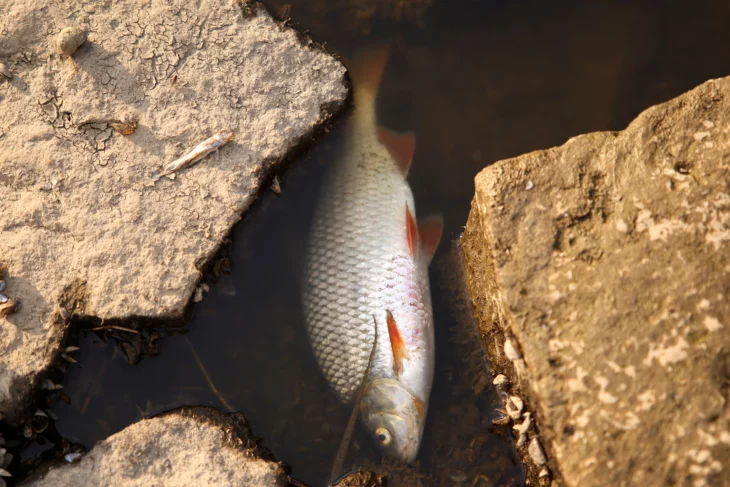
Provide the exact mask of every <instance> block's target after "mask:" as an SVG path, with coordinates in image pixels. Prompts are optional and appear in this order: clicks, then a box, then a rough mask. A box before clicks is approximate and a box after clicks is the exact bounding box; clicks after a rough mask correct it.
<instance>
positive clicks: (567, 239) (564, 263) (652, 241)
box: [463, 78, 730, 486]
mask: <svg viewBox="0 0 730 487" xmlns="http://www.w3.org/2000/svg"><path fill="white" fill-rule="evenodd" d="M729 161H730V78H724V79H719V80H712V81H708V82H707V83H705V84H703V85H701V86H699V87H698V88H696V89H694V90H692V91H690V92H688V93H686V94H684V95H682V96H680V97H678V98H676V99H674V100H672V101H669V102H667V103H664V104H662V105H658V106H655V107H653V108H650V109H649V110H646V111H645V112H644V113H642V114H641V115H640V116H639V117H638V118H637V119H636V120H634V121H633V122H632V123H631V124H630V125H629V126H628V128H626V129H625V130H623V131H621V132H616V133H609V132H601V133H592V134H588V135H583V136H579V137H575V138H573V139H570V140H569V141H568V142H567V143H566V144H565V145H563V146H561V147H558V148H554V149H549V150H544V151H537V152H533V153H530V154H526V155H524V156H520V157H517V158H514V159H509V160H504V161H500V162H498V163H496V164H494V165H493V166H490V167H488V168H486V169H485V170H484V171H482V172H481V173H480V174H479V175H478V176H477V178H476V195H475V198H474V202H473V206H472V211H471V215H470V218H469V222H468V224H467V228H466V232H465V234H464V238H463V244H464V250H465V254H466V257H467V262H468V269H469V276H470V287H471V292H472V296H473V302H474V305H475V308H476V310H477V314H478V319H479V320H480V324H481V327H482V333H483V336H484V338H485V342H486V344H487V347H488V350H489V353H490V361H491V365H492V367H493V369H494V372H495V374H503V375H504V377H505V380H506V383H507V384H510V389H509V393H510V394H514V395H516V396H519V397H521V398H522V400H523V402H524V404H525V408H524V411H525V412H524V413H522V414H520V415H519V419H516V420H515V421H514V422H515V424H514V427H515V428H516V431H517V432H519V430H520V429H522V428H523V427H524V431H525V433H526V434H525V441H524V442H522V443H520V442H519V441H518V450H519V451H520V453H521V454H522V455H523V457H524V458H525V464H526V466H527V469H528V481H530V482H543V483H547V482H548V481H549V480H550V478H554V479H556V480H557V481H558V483H560V484H565V485H570V486H578V485H580V486H591V485H596V486H597V485H607V484H610V485H646V486H654V485H656V486H660V485H690V484H691V485H696V486H701V485H726V484H727V483H728V482H729V481H730V471H728V465H730V413H729V411H730V410H729V409H728V401H729V400H730V397H729V396H728V383H729V381H730V368H729V367H728V358H727V357H728V349H729V348H730V334H728V332H727V327H728V326H730V307H729V306H728V301H727V296H728V295H729V294H730V277H729V276H730V196H728V195H729V194H730V172H729V171H728V167H730V166H729V164H728V162H729ZM527 413H529V414H530V415H531V418H530V421H529V423H528V422H527V418H526V415H527ZM525 423H527V424H528V426H527V427H525V426H524V425H525ZM538 428H539V429H538ZM536 442H538V443H536ZM543 453H546V454H547V459H546V458H544V455H543ZM546 462H547V463H546ZM543 469H545V470H543ZM540 472H543V474H544V475H543V477H542V478H539V475H540Z"/></svg>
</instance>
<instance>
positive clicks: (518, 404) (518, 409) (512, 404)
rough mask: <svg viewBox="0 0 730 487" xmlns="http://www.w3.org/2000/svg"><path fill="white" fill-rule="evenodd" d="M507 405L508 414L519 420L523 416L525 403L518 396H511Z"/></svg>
mask: <svg viewBox="0 0 730 487" xmlns="http://www.w3.org/2000/svg"><path fill="white" fill-rule="evenodd" d="M505 406H506V409H507V415H508V416H509V417H510V418H512V419H513V420H518V419H520V416H522V408H524V406H525V404H524V403H523V402H522V399H520V398H519V397H518V396H510V397H509V399H507V403H506V404H505Z"/></svg>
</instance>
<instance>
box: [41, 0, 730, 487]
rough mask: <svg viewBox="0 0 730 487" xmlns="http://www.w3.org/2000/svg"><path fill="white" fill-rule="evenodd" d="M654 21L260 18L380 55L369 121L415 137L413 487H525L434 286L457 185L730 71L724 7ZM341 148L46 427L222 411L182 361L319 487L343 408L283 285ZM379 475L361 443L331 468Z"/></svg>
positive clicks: (607, 17) (298, 173)
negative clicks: (343, 463) (427, 375)
mask: <svg viewBox="0 0 730 487" xmlns="http://www.w3.org/2000/svg"><path fill="white" fill-rule="evenodd" d="M368 3H369V2H365V1H363V2H362V4H363V5H366V4H368ZM374 3H378V2H374ZM380 3H384V2H380ZM412 3H413V2H412ZM422 3H423V5H422V6H424V8H425V6H427V4H428V2H426V1H424V2H422ZM658 3H659V2H651V1H648V0H646V1H640V0H637V1H633V2H590V3H589V4H586V3H585V2H560V3H556V2H542V1H539V0H533V1H527V2H504V1H492V0H448V1H447V0H441V1H435V2H434V4H433V5H431V6H430V7H428V8H427V9H425V10H424V11H423V13H422V14H414V15H411V16H410V18H408V17H409V16H408V15H406V13H402V20H401V21H396V20H394V19H393V18H392V12H390V13H389V15H391V18H389V19H385V18H382V17H373V18H369V16H368V15H369V14H368V10H367V9H365V8H362V9H360V10H358V11H359V12H360V17H359V20H357V22H355V21H353V18H352V15H353V14H352V12H353V11H354V10H353V9H352V8H345V7H342V8H339V7H341V6H343V5H344V6H351V5H357V2H355V0H349V1H347V2H329V3H328V2H326V1H325V0H296V1H290V2H283V1H272V2H270V3H269V7H270V8H271V10H272V11H274V12H278V11H280V10H281V9H284V10H283V11H284V12H286V11H288V12H289V15H290V16H291V17H292V18H294V19H296V24H295V25H296V26H298V27H299V28H301V29H308V30H310V31H311V34H312V35H313V36H314V37H315V39H317V40H320V41H324V40H327V48H328V49H329V50H330V51H332V52H335V53H337V54H340V55H342V56H343V57H344V58H345V60H346V59H347V58H348V57H349V56H350V55H351V54H352V53H353V52H354V51H355V49H356V48H357V47H358V46H361V45H363V44H367V43H370V42H375V41H379V40H382V39H390V40H391V41H392V45H393V49H392V57H391V60H390V63H389V65H388V68H387V71H386V74H385V77H384V80H383V86H382V90H381V94H380V98H379V101H378V110H379V117H380V120H381V122H382V124H383V125H384V126H387V127H389V128H392V129H396V130H414V131H415V132H416V134H417V138H418V145H417V150H416V154H415V157H414V162H413V166H412V169H411V172H410V176H409V181H410V183H411V186H412V188H413V192H414V194H415V198H416V203H417V207H418V214H419V215H421V216H423V215H427V214H429V213H432V212H441V213H442V214H443V215H444V218H445V222H446V229H445V239H444V242H443V243H442V245H441V247H440V250H439V253H438V254H437V256H436V258H435V260H434V264H433V266H432V272H431V282H432V291H433V294H434V311H435V321H436V329H437V365H436V377H435V383H434V389H433V394H432V399H431V408H430V410H429V418H428V423H427V425H426V432H425V436H424V443H423V446H422V449H421V454H420V455H419V460H420V465H421V470H419V471H418V472H420V473H421V474H422V475H421V476H420V477H419V480H420V481H423V482H424V484H426V485H460V484H463V485H488V484H487V482H488V481H489V482H491V483H493V484H494V485H508V484H516V485H519V484H521V483H522V482H523V479H522V475H523V472H522V469H521V467H520V466H519V464H518V462H517V460H516V457H515V455H514V450H513V446H512V445H511V443H510V442H509V441H506V440H505V439H503V438H502V436H500V435H499V434H498V432H497V431H494V430H493V428H492V427H491V420H492V419H493V409H494V408H495V407H497V404H498V401H497V398H496V397H495V393H494V392H493V391H492V390H491V389H490V388H491V385H489V386H488V387H485V386H486V385H487V384H491V381H490V380H487V379H486V378H485V377H483V376H482V373H483V372H486V370H487V364H486V361H485V359H484V357H483V355H482V353H481V352H480V350H479V349H478V348H475V347H474V344H475V343H478V341H477V339H476V337H475V335H474V329H473V326H474V325H473V323H471V322H470V318H469V313H468V306H467V305H466V304H465V303H464V301H463V294H462V292H461V290H460V289H459V286H460V283H459V279H458V276H455V275H454V273H453V272H452V271H451V270H450V269H452V268H453V265H454V260H453V258H452V257H450V255H449V245H448V241H449V240H454V239H456V238H458V236H459V234H460V232H461V230H462V225H464V224H465V222H466V218H467V214H468V211H469V205H470V201H471V198H472V195H473V182H472V180H473V177H474V175H475V174H476V173H477V172H478V171H479V170H480V169H482V168H483V167H484V166H486V165H488V164H490V163H492V162H494V161H497V160H500V159H504V158H506V157H511V156H517V155H519V154H522V153H525V152H528V151H531V150H535V149H539V148H546V147H550V146H554V145H559V144H562V143H563V142H564V141H565V140H567V139H568V138H570V137H572V136H574V135H577V134H581V133H585V132H590V131H595V130H619V129H621V128H623V127H624V126H625V125H626V124H627V123H628V122H629V121H630V120H631V119H633V118H634V117H635V116H636V115H637V114H638V113H639V112H640V111H641V110H643V109H645V108H647V107H649V106H651V105H653V104H655V103H658V102H661V101H664V100H667V99H669V98H671V97H673V96H676V95H678V94H680V93H682V92H684V91H686V90H688V89H690V88H692V87H694V86H695V85H697V84H699V83H701V82H703V81H705V80H707V79H709V78H713V77H720V76H723V75H727V74H728V72H730V49H728V46H730V29H727V25H730V7H728V4H727V3H726V2H722V1H705V2H702V1H697V2H692V3H690V2H672V6H668V5H665V6H661V7H660V6H656V5H655V4H658ZM667 3H668V2H667ZM286 5H289V7H288V8H286ZM356 10H357V9H356ZM365 32H367V33H365ZM340 141H341V134H340V125H336V126H335V127H334V129H333V130H332V132H331V133H330V134H328V135H327V136H326V137H324V138H323V139H322V140H320V141H319V143H318V144H317V145H316V146H315V147H314V148H313V150H312V151H310V152H309V153H308V154H307V155H306V156H305V157H303V159H302V160H301V161H298V162H297V163H296V164H294V165H293V166H292V167H291V169H290V170H289V171H288V172H287V173H286V174H285V175H284V178H283V182H282V189H283V193H282V195H281V196H280V197H277V196H275V195H274V194H273V193H270V192H268V193H266V194H265V195H264V196H263V198H261V199H260V201H259V202H257V204H256V205H255V206H254V208H253V209H252V210H251V211H250V212H249V213H248V214H247V217H246V218H245V219H244V221H243V222H242V223H241V224H239V225H238V226H237V228H236V229H235V231H234V233H233V243H232V244H231V245H230V247H229V248H228V250H227V255H228V257H229V258H230V260H231V262H232V264H233V271H232V272H231V273H230V274H222V275H221V277H220V278H219V279H218V280H217V281H216V280H214V279H210V281H209V284H210V286H211V292H210V294H208V295H206V296H205V299H204V300H203V302H202V303H200V304H198V305H197V306H196V307H195V309H194V312H193V317H192V322H191V323H190V331H189V332H188V333H187V334H186V335H184V336H172V337H167V338H165V339H164V340H163V341H162V344H161V347H160V354H159V356H157V357H146V358H144V359H143V360H142V361H141V362H140V363H139V364H137V365H136V366H131V365H129V363H127V361H126V360H125V359H124V357H123V356H122V355H121V354H119V353H118V352H115V347H114V344H113V343H109V344H105V343H103V342H102V341H101V340H100V339H99V338H98V337H97V336H96V335H95V334H94V333H92V332H83V333H82V334H81V338H80V344H79V345H80V346H81V351H80V352H79V353H78V356H77V358H78V359H79V363H78V364H77V365H75V366H72V367H71V368H70V370H69V372H68V374H67V377H66V379H65V382H64V384H65V390H66V391H67V392H68V394H69V396H70V399H71V401H70V404H68V405H67V404H65V403H63V402H61V403H59V404H58V405H57V406H56V407H55V408H54V411H55V413H56V414H57V415H58V416H59V418H60V419H59V421H58V422H57V427H58V430H59V432H60V433H61V434H62V435H64V436H65V437H67V438H69V439H70V440H72V441H75V442H80V443H82V444H84V445H86V446H88V447H91V446H92V445H93V444H94V443H95V442H96V441H98V440H100V439H103V438H105V437H107V436H109V435H110V434H112V433H114V432H116V431H119V430H120V429H122V428H124V427H125V426H127V425H128V424H130V423H132V422H134V421H136V420H138V419H139V418H140V417H144V416H147V415H150V414H154V413H157V412H160V411H163V410H166V409H170V408H173V407H177V406H181V405H192V404H209V405H214V406H217V407H219V408H222V409H225V406H224V404H222V403H221V401H220V399H219V398H218V397H217V396H216V395H215V394H214V393H213V392H212V390H211V388H210V387H209V384H208V382H207V380H206V378H205V376H204V375H203V373H202V372H201V368H200V367H199V365H198V363H197V362H196V359H195V358H194V355H193V352H192V349H191V346H192V347H193V349H194V350H195V352H196V353H197V356H198V357H199V359H200V361H201V362H202V363H203V364H204V366H205V368H206V369H207V372H208V374H209V376H210V378H211V380H212V381H213V382H214V383H215V385H216V386H217V388H218V390H219V391H220V394H221V396H223V397H224V398H225V400H226V401H227V402H228V403H229V404H230V405H231V406H232V407H233V408H235V409H237V410H240V411H242V412H243V413H245V415H246V416H247V418H248V419H249V421H250V422H251V424H252V425H253V427H254V430H255V432H256V434H258V435H260V436H262V437H263V439H264V440H263V441H264V444H265V445H266V446H268V447H269V448H270V449H272V450H273V452H274V453H275V455H276V456H277V458H279V459H281V460H283V461H285V462H287V463H289V464H290V465H292V467H293V472H292V475H293V476H294V477H296V478H298V479H300V480H302V481H304V482H307V483H309V484H311V485H323V483H324V482H325V480H326V478H327V476H328V474H329V469H330V467H331V462H332V459H333V456H334V451H335V449H336V447H337V443H338V442H339V440H340V437H341V434H342V431H343V429H344V425H345V422H346V420H347V415H348V414H349V409H348V408H347V407H343V406H341V405H340V404H338V402H337V400H336V399H335V397H334V395H333V394H332V393H331V392H330V391H329V390H328V388H327V384H326V382H325V381H324V379H323V378H322V376H321V375H320V372H319V370H318V368H317V365H316V362H315V360H314V358H313V356H312V354H311V352H310V350H309V346H308V344H307V341H306V336H305V333H304V323H303V319H302V316H301V310H300V289H299V285H300V279H299V276H300V273H301V271H302V266H303V257H304V249H305V242H306V235H307V231H308V228H309V224H310V220H311V218H312V210H313V205H314V198H315V195H316V192H317V190H318V187H319V184H320V181H321V179H322V176H323V174H324V171H325V170H326V168H327V166H328V164H330V163H332V162H333V160H335V158H336V154H337V151H338V145H339V143H340ZM120 292H122V290H120ZM469 343H471V345H469ZM378 462H379V459H378V457H377V455H376V454H375V452H374V450H373V448H372V447H371V445H370V443H369V440H368V438H366V437H365V435H364V434H363V433H362V431H359V432H358V436H357V437H356V439H355V442H354V445H353V448H352V451H351V455H350V458H349V461H348V465H351V466H352V465H367V466H371V467H372V466H377V465H378ZM409 472H410V473H417V472H416V471H415V470H410V471H409ZM406 474H407V472H406ZM487 479H489V480H487ZM410 485H417V484H415V483H414V484H410Z"/></svg>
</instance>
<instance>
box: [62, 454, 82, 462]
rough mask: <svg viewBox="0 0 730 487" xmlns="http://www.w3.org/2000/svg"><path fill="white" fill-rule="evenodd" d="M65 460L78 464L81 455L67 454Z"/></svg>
mask: <svg viewBox="0 0 730 487" xmlns="http://www.w3.org/2000/svg"><path fill="white" fill-rule="evenodd" d="M63 459H64V460H66V461H67V462H68V463H76V462H78V461H79V460H81V453H66V454H65V455H64V456H63Z"/></svg>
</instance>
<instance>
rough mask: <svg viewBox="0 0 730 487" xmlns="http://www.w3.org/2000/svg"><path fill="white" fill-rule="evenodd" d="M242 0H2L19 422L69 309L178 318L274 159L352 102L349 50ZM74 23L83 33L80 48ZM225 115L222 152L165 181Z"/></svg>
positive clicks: (12, 366)
mask: <svg viewBox="0 0 730 487" xmlns="http://www.w3.org/2000/svg"><path fill="white" fill-rule="evenodd" d="M245 7H246V8H243V6H242V4H241V3H240V2H236V1H234V0H227V1H224V2H214V1H210V0H205V1H202V2H197V3H195V4H191V3H189V2H182V1H172V2H166V1H161V0H159V1H158V0H153V1H151V2H138V1H130V2H122V3H119V2H101V3H100V2H97V1H84V0H78V1H77V0H69V1H63V2H56V1H40V2H13V1H9V0H0V11H2V12H3V16H2V18H1V19H0V62H1V63H2V64H4V65H5V66H6V67H7V69H8V70H9V72H10V73H11V78H10V79H8V78H7V77H2V81H0V104H1V105H2V107H3V110H2V112H0V193H1V194H2V195H3V203H2V212H0V263H2V264H4V265H6V266H7V269H8V272H9V278H8V283H7V284H8V287H7V290H6V291H5V293H6V294H7V295H8V296H9V297H10V298H12V299H13V300H17V301H18V302H19V303H20V304H21V306H20V307H19V308H18V309H17V310H14V311H16V312H15V313H8V315H7V316H6V317H2V318H0V357H1V358H0V412H2V413H3V414H4V415H5V416H6V418H7V419H8V420H9V421H11V422H15V423H17V422H18V421H19V418H20V415H21V414H20V413H21V410H22V404H23V403H24V401H25V400H26V399H27V397H28V394H29V392H30V390H31V389H32V388H33V387H34V385H35V383H36V381H37V376H38V374H39V372H40V371H42V370H44V369H46V368H47V367H48V366H49V364H50V362H51V360H52V357H53V354H54V352H55V351H56V350H57V348H58V346H59V344H60V342H61V340H62V339H63V336H64V334H65V333H66V327H67V324H68V321H69V320H68V318H69V317H71V316H76V317H79V318H91V319H96V320H100V321H105V320H119V319H126V318H129V317H146V318H159V319H162V318H166V319H179V318H180V317H181V316H182V314H183V310H184V309H185V307H186V305H187V303H188V302H189V300H190V297H191V294H192V293H193V291H194V289H195V286H196V284H197V282H198V281H199V279H200V276H201V268H202V267H203V266H204V264H206V263H207V262H208V261H209V259H210V258H211V257H212V256H213V255H214V254H215V252H216V249H218V247H219V246H220V244H221V241H222V240H223V238H224V236H225V235H226V234H227V233H228V232H229V231H230V229H231V227H232V226H233V225H234V224H235V223H236V222H237V221H238V220H240V218H241V215H242V214H243V212H244V211H245V210H246V209H247V208H248V207H249V206H250V205H251V203H252V202H253V200H254V199H255V197H256V194H257V192H258V191H259V190H260V188H261V186H262V185H263V184H267V183H268V181H269V180H270V178H271V176H272V171H273V170H275V169H276V168H278V167H280V166H281V164H282V163H283V161H284V160H286V159H287V158H288V157H290V156H291V155H292V154H293V152H294V151H296V150H298V149H300V148H301V147H303V145H305V144H307V143H308V142H309V141H310V140H311V138H312V137H313V135H314V134H315V132H316V131H317V130H318V129H320V128H321V127H322V125H323V124H325V123H326V122H327V121H328V120H330V119H331V117H332V116H333V115H334V114H335V113H337V112H338V111H339V110H340V109H341V108H342V107H343V106H344V102H345V100H346V97H347V94H348V87H347V85H346V79H345V68H344V67H343V66H342V64H341V63H339V62H338V61H337V60H335V59H334V58H333V57H331V56H330V55H328V54H327V53H325V52H323V51H322V50H321V49H320V48H317V47H315V46H314V44H313V43H312V41H311V40H308V39H306V38H305V37H303V36H302V35H301V34H299V33H297V32H296V31H294V30H292V29H290V28H288V27H286V26H285V25H283V24H281V23H279V22H277V21H275V20H273V19H272V17H271V16H270V15H269V14H268V13H267V12H266V11H265V9H264V8H263V6H261V5H260V4H256V3H250V2H247V3H246V4H245ZM67 27H74V28H76V29H82V30H83V31H85V32H86V33H87V36H86V37H87V40H86V41H85V42H84V43H82V44H80V45H79V46H78V47H77V48H76V50H75V52H73V54H71V55H68V54H59V52H58V51H57V43H58V35H59V34H60V33H61V32H62V29H64V28H67ZM79 39H80V38H79ZM224 130H229V131H232V132H234V134H235V136H234V139H233V140H232V141H231V142H229V143H228V144H226V145H225V146H223V147H222V148H221V149H220V150H219V151H218V152H217V153H216V154H211V155H210V156H208V157H207V158H205V159H203V160H201V161H200V162H198V163H197V164H196V165H194V166H192V167H190V168H187V169H184V170H181V171H180V172H179V173H177V174H175V175H173V177H169V178H168V177H164V178H162V179H160V180H159V181H157V182H156V183H154V182H153V175H154V174H155V173H157V172H159V171H160V170H161V169H162V168H163V167H164V166H165V165H166V164H168V163H170V162H171V161H173V160H174V159H176V158H178V157H180V156H182V155H183V154H185V153H186V152H188V151H189V150H191V149H192V148H193V147H195V146H196V145H197V144H199V143H200V142H202V141H204V140H206V139H208V138H209V137H211V136H212V135H213V134H215V133H219V132H221V131H224ZM79 293H81V294H79ZM66 298H68V299H66ZM69 303H73V308H72V309H67V308H65V307H67V306H68V305H69ZM59 316H60V317H61V318H62V319H57V318H58V317H59Z"/></svg>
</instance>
